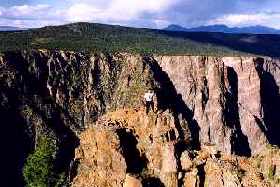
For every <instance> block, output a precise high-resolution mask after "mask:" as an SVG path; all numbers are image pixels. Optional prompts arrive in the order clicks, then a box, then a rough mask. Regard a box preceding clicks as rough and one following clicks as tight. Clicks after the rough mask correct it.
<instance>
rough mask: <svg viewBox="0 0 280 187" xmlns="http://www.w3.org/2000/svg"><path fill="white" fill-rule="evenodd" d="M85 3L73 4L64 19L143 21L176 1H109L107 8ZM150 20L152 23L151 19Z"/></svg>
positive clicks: (121, 21)
mask: <svg viewBox="0 0 280 187" xmlns="http://www.w3.org/2000/svg"><path fill="white" fill-rule="evenodd" d="M83 2H84V1H83ZM86 2H87V1H86ZM86 2H85V3H79V4H73V5H72V6H70V7H69V9H66V10H65V11H66V14H65V15H66V18H65V19H66V20H69V21H101V22H106V23H109V22H119V23H124V22H129V21H131V20H139V19H143V15H145V14H151V13H152V14H155V13H156V14H159V13H161V12H163V11H165V10H166V9H168V8H169V7H170V5H172V4H174V3H175V2H176V0H149V1H143V0H134V1H128V0H111V1H109V3H108V4H109V5H108V6H104V5H103V6H102V5H100V4H99V6H98V5H97V6H96V5H95V4H93V3H86ZM150 20H151V21H153V20H152V19H150ZM146 21H148V20H146ZM154 21H156V20H154Z"/></svg>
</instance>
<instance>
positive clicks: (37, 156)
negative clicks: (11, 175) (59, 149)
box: [23, 136, 55, 187]
mask: <svg viewBox="0 0 280 187" xmlns="http://www.w3.org/2000/svg"><path fill="white" fill-rule="evenodd" d="M54 154H55V145H54V143H53V141H52V140H51V139H50V138H47V137H46V136H42V137H40V138H39V140H38V145H37V147H36V149H35V151H34V152H33V153H31V154H30V155H29V156H28V158H27V160H26V163H25V165H24V168H23V176H24V180H25V182H26V186H29V187H47V186H50V184H51V183H52V181H54V173H53V167H54V166H53V162H54Z"/></svg>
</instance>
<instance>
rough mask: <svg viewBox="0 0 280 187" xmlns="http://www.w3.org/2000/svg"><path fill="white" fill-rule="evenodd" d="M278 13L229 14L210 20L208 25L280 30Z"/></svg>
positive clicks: (279, 14)
mask: <svg viewBox="0 0 280 187" xmlns="http://www.w3.org/2000/svg"><path fill="white" fill-rule="evenodd" d="M278 20H280V12H263V13H257V14H229V15H224V16H222V17H219V18H216V19H214V20H210V21H209V23H208V24H210V25H212V24H226V25H228V26H239V27H240V26H250V25H263V26H270V27H275V28H279V29H280V23H279V21H278Z"/></svg>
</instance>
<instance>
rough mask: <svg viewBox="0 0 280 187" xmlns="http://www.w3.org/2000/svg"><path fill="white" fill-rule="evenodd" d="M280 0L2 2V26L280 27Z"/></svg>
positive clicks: (2, 0) (49, 0)
mask: <svg viewBox="0 0 280 187" xmlns="http://www.w3.org/2000/svg"><path fill="white" fill-rule="evenodd" d="M279 20H280V0H0V26H15V27H23V28H35V27H43V26H48V25H61V24H67V23H73V22H80V21H83V22H84V21H85V22H98V23H105V24H114V25H124V26H132V27H147V28H158V29H160V28H164V27H166V26H168V25H170V24H178V25H182V26H184V27H188V28H190V27H196V26H201V25H213V24H225V25H227V26H230V27H235V26H237V27H244V26H254V25H263V26H268V27H273V28H277V29H280V21H279Z"/></svg>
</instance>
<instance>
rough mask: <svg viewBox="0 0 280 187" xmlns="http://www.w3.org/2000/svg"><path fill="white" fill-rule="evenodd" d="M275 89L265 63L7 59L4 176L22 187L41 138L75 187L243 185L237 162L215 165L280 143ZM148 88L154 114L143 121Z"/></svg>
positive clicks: (2, 109) (0, 71)
mask: <svg viewBox="0 0 280 187" xmlns="http://www.w3.org/2000/svg"><path fill="white" fill-rule="evenodd" d="M279 86H280V61H279V60H278V59H273V58H269V57H206V56H204V57H203V56H149V55H137V54H125V53H116V54H94V53H93V54H86V53H78V52H70V51H69V52H66V51H48V50H33V51H21V52H5V53H3V54H1V56H0V118H1V124H3V125H2V126H3V127H4V129H3V130H2V132H4V133H3V136H2V137H4V139H5V140H8V141H7V142H9V143H8V144H7V145H6V147H7V148H8V149H11V150H10V151H11V152H12V153H13V155H15V156H14V157H9V158H8V157H7V158H6V159H7V163H15V164H14V165H13V166H12V167H10V168H11V169H7V171H8V172H7V175H8V176H7V177H6V178H11V177H12V178H17V179H18V180H15V181H14V182H15V183H18V184H15V185H12V186H20V185H19V184H22V179H21V174H19V173H20V172H18V171H21V170H22V167H23V163H24V161H25V159H26V157H27V156H28V154H29V153H30V152H32V151H33V150H34V149H35V148H36V143H37V139H38V137H40V136H42V135H47V136H48V137H51V139H53V140H54V142H56V146H57V151H56V153H55V154H56V157H55V158H56V164H55V166H56V167H55V168H56V170H57V171H59V172H64V173H66V174H69V177H67V179H65V180H67V181H68V182H70V181H72V180H73V183H72V184H73V185H75V186H86V183H87V182H92V183H91V184H92V185H96V186H106V185H107V186H110V185H111V186H112V185H113V186H121V185H122V184H126V185H128V184H127V183H133V184H135V185H136V186H137V185H138V186H139V185H140V182H141V185H143V186H149V185H150V186H151V185H153V184H154V185H157V186H182V185H184V184H185V186H197V185H202V184H209V186H211V184H221V186H223V185H224V186H225V183H220V182H221V181H231V183H228V186H240V185H244V186H246V185H245V182H244V181H243V180H241V179H240V177H239V176H237V175H236V174H233V173H236V172H237V173H238V172H239V170H238V168H239V166H236V164H237V165H238V164H239V160H238V161H236V162H235V164H232V163H231V162H230V163H229V164H228V163H227V161H225V163H222V164H221V163H219V162H220V161H221V160H219V158H217V157H216V156H217V155H219V153H220V152H221V154H222V155H224V156H225V155H228V156H229V157H233V158H237V159H239V157H234V156H233V155H239V156H257V155H259V154H262V153H263V152H265V150H266V147H267V145H268V144H274V145H278V146H279V145H280V141H279V138H278V133H279V132H280V129H279V121H280V118H279V116H280V108H279V106H280V91H279ZM149 88H152V89H154V90H155V92H156V98H155V103H156V108H155V110H156V111H155V112H151V113H149V115H146V114H145V112H144V110H143V106H142V105H143V101H142V100H143V98H142V97H143V94H144V93H145V91H146V90H147V89H149ZM87 129H90V130H87ZM15 132H16V134H17V135H16V139H11V138H10V137H11V135H12V134H13V133H15ZM97 137H99V138H98V139H96V138H97ZM109 139H110V140H112V141H113V142H114V144H112V142H109V141H107V140H109ZM79 141H80V142H79ZM78 145H80V146H79V147H77V146H78ZM213 147H214V148H213ZM208 148H209V149H210V150H207V151H201V152H197V153H195V152H194V150H205V149H208ZM212 148H213V150H212ZM75 149H76V154H75ZM205 152H207V153H209V155H210V156H205V155H204V156H205V157H206V158H205V159H200V158H199V159H198V158H197V157H198V156H201V154H202V157H203V154H204V153H205ZM74 155H75V156H74ZM102 155H103V156H102ZM104 155H108V157H104ZM131 155H133V158H132V157H131ZM206 155H207V154H206ZM211 155H214V156H211ZM215 155H216V156H215ZM74 157H75V158H76V162H75V163H74V166H75V167H74V166H73V161H72V160H73V158H74ZM102 159H103V160H102ZM215 159H218V160H215ZM245 160H246V159H245ZM237 162H238V163H237ZM244 162H245V161H244ZM246 162H248V163H249V165H250V164H252V163H253V161H251V160H249V161H247V160H246ZM71 163H72V164H71ZM273 163H276V164H278V162H277V161H276V162H275V161H273ZM276 164H273V165H276ZM70 166H71V167H70ZM272 167H274V166H272ZM73 168H78V170H77V172H78V173H77V176H75V175H74V174H73V173H75V172H73V170H75V169H73ZM277 168H278V167H276V169H275V171H274V169H273V168H272V169H273V171H274V172H273V173H274V175H273V176H278V173H279V172H278V169H277ZM229 170H230V171H234V172H233V173H232V172H231V173H228V171H229ZM211 171H212V172H211ZM246 171H247V170H246ZM241 173H242V172H241ZM109 175H113V176H114V177H111V178H108V176H109ZM214 175H217V176H219V177H217V178H215V180H218V181H219V182H218V181H213V177H212V176H214ZM264 178H265V177H264ZM276 178H277V177H276ZM275 180H276V179H275ZM139 181H140V182H139ZM273 184H276V183H273ZM247 186H250V185H247Z"/></svg>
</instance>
